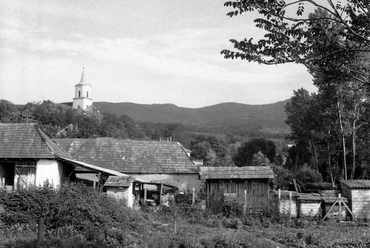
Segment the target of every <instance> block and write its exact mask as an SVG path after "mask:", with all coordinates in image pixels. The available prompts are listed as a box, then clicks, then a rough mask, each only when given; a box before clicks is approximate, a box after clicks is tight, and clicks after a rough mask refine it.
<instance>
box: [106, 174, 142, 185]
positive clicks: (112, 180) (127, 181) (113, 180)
mask: <svg viewBox="0 0 370 248" xmlns="http://www.w3.org/2000/svg"><path fill="white" fill-rule="evenodd" d="M134 181H135V178H133V177H117V176H110V177H108V179H107V181H106V182H105V184H104V187H130V185H131V183H132V182H134Z"/></svg>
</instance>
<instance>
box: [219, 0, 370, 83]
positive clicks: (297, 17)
mask: <svg viewBox="0 0 370 248" xmlns="http://www.w3.org/2000/svg"><path fill="white" fill-rule="evenodd" d="M225 6H227V7H232V8H234V10H233V11H230V12H229V13H228V16H230V17H233V16H236V15H239V14H244V13H247V12H255V13H258V14H259V15H260V17H259V18H257V19H255V20H254V22H255V23H256V27H258V28H260V29H263V30H264V31H265V32H266V34H265V37H264V38H263V39H260V40H259V41H257V42H254V41H253V39H252V38H250V39H248V38H245V39H243V40H241V41H237V40H235V39H232V40H230V41H231V42H232V43H233V45H234V48H235V50H233V51H230V50H223V51H222V52H221V53H222V54H223V55H224V57H225V58H232V59H233V58H239V59H242V60H247V61H255V62H258V63H263V64H268V65H271V64H282V63H289V62H294V63H300V64H303V65H305V66H306V67H308V68H316V67H317V66H318V65H323V64H326V63H329V64H334V63H336V64H338V63H337V62H339V64H340V63H341V62H344V61H350V60H351V58H352V57H353V56H354V55H357V54H358V53H359V52H361V53H364V52H366V53H368V52H369V51H370V49H369V48H370V38H369V37H370V29H369V24H370V5H369V4H368V1H367V0H356V1H353V0H349V1H343V2H342V3H341V2H339V1H338V2H337V3H334V1H332V0H320V1H319V0H302V1H294V0H291V1H270V0H258V1H256V0H236V1H228V2H226V3H225ZM309 6H310V7H313V8H316V11H317V12H316V15H315V16H311V17H310V18H309V17H308V15H307V10H306V9H307V8H308V7H309ZM319 12H320V13H319ZM326 32H329V33H331V35H330V37H329V38H330V39H329V41H332V40H336V42H335V46H332V47H331V49H325V46H323V45H322V44H320V42H318V39H317V38H318V37H320V36H322V35H323V34H326ZM325 36H326V35H325ZM326 38H328V36H326ZM321 41H325V42H326V41H327V40H325V39H321ZM357 69H358V68H357ZM357 69H356V68H351V67H342V66H338V67H337V71H338V72H339V73H340V74H342V75H346V76H348V77H351V78H353V79H356V80H358V81H360V82H362V83H365V84H366V83H367V82H368V81H369V80H368V77H367V75H366V74H362V73H360V72H359V71H358V70H357Z"/></svg>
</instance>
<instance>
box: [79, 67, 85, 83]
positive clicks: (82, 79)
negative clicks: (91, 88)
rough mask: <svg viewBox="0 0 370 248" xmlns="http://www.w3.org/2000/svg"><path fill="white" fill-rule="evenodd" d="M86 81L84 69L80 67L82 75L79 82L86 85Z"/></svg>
mask: <svg viewBox="0 0 370 248" xmlns="http://www.w3.org/2000/svg"><path fill="white" fill-rule="evenodd" d="M85 81H86V79H85V67H82V74H81V80H80V84H86V82H85Z"/></svg>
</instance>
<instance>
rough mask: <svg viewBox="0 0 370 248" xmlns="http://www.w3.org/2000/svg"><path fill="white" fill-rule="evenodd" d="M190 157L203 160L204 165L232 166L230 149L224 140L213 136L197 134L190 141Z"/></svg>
mask: <svg viewBox="0 0 370 248" xmlns="http://www.w3.org/2000/svg"><path fill="white" fill-rule="evenodd" d="M190 149H191V157H192V158H194V159H200V160H203V164H204V165H205V166H232V165H233V163H232V160H231V156H230V150H229V148H228V145H227V143H226V142H225V141H223V140H221V139H218V138H216V137H214V136H205V135H198V136H197V137H196V138H195V140H194V141H192V142H191V143H190Z"/></svg>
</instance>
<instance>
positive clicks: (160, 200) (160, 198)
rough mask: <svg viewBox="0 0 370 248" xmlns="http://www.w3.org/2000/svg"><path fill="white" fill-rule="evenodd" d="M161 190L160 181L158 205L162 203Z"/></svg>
mask: <svg viewBox="0 0 370 248" xmlns="http://www.w3.org/2000/svg"><path fill="white" fill-rule="evenodd" d="M162 192H163V184H162V183H161V186H160V189H159V205H161V204H162Z"/></svg>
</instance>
